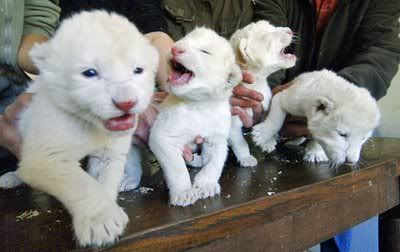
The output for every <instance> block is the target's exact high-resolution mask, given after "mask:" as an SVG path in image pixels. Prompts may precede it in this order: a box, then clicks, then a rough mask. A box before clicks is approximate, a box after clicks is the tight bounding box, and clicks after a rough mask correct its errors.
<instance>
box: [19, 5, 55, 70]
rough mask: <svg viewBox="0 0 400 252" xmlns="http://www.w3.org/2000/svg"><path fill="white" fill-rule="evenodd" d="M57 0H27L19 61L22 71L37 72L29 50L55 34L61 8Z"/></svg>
mask: <svg viewBox="0 0 400 252" xmlns="http://www.w3.org/2000/svg"><path fill="white" fill-rule="evenodd" d="M57 4H58V1H56V0H26V1H25V5H24V24H23V31H22V38H21V43H20V46H19V49H18V54H17V62H18V66H19V67H20V69H21V70H22V71H25V72H28V73H32V74H37V68H36V67H35V66H34V65H33V63H32V61H31V60H30V58H29V51H30V49H31V48H32V46H33V45H34V44H36V43H43V42H45V41H47V40H48V38H49V37H51V35H52V34H53V32H54V30H55V28H56V26H57V25H58V19H59V17H60V11H61V9H60V8H59V7H58V5H57Z"/></svg>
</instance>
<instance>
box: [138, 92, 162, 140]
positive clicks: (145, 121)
mask: <svg viewBox="0 0 400 252" xmlns="http://www.w3.org/2000/svg"><path fill="white" fill-rule="evenodd" d="M167 96H168V93H167V92H165V91H162V92H155V93H154V95H153V98H152V102H151V104H150V105H149V107H148V108H147V109H146V110H145V111H144V112H143V113H141V114H140V115H139V122H138V127H137V129H136V131H135V133H134V138H133V142H134V143H135V144H137V145H139V146H142V147H143V146H146V145H147V143H148V142H149V135H150V128H151V126H152V125H153V123H154V121H155V120H156V116H157V114H158V106H159V104H161V103H162V102H163V101H164V99H165V98H166V97H167Z"/></svg>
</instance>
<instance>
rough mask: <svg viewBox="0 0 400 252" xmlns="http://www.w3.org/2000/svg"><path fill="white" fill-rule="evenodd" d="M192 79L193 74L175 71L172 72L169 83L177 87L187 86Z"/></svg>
mask: <svg viewBox="0 0 400 252" xmlns="http://www.w3.org/2000/svg"><path fill="white" fill-rule="evenodd" d="M191 78H192V74H191V73H183V74H182V73H180V72H177V71H175V70H172V72H171V74H170V75H169V77H168V82H169V83H171V84H175V85H181V84H186V83H188V82H189V81H190V79H191Z"/></svg>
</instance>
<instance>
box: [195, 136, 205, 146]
mask: <svg viewBox="0 0 400 252" xmlns="http://www.w3.org/2000/svg"><path fill="white" fill-rule="evenodd" d="M194 142H195V143H196V144H202V143H203V138H202V137H201V136H196V137H195V139H194Z"/></svg>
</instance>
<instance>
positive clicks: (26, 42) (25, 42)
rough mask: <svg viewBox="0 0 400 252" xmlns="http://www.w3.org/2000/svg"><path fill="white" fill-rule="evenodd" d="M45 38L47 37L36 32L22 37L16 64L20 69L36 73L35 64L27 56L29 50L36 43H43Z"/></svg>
mask: <svg viewBox="0 0 400 252" xmlns="http://www.w3.org/2000/svg"><path fill="white" fill-rule="evenodd" d="M47 40H48V38H47V37H46V36H44V35H37V34H30V35H26V36H23V37H22V39H21V44H20V47H19V50H18V56H17V61H18V66H19V67H20V68H21V70H23V71H25V72H28V73H32V74H37V73H38V70H37V68H36V66H35V65H34V64H33V62H32V61H31V59H30V57H29V51H30V50H31V48H32V46H33V45H35V44H36V43H43V42H46V41H47Z"/></svg>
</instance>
